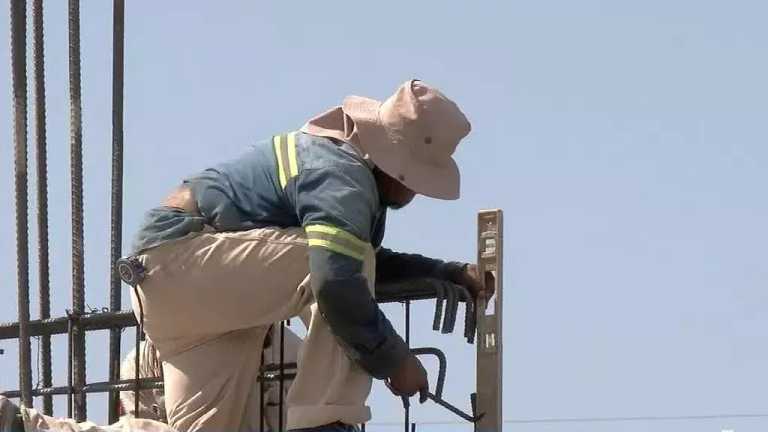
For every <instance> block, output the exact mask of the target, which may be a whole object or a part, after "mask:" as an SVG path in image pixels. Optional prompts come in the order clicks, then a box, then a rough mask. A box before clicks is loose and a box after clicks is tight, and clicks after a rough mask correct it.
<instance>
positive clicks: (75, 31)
mask: <svg viewBox="0 0 768 432" xmlns="http://www.w3.org/2000/svg"><path fill="white" fill-rule="evenodd" d="M69 120H70V153H71V159H70V163H71V168H72V310H73V312H74V313H75V314H82V313H83V312H85V261H84V258H85V257H84V249H85V245H84V238H83V113H82V98H81V90H80V1H79V0H69ZM72 330H73V333H72V343H73V344H74V346H73V349H72V368H73V369H74V378H73V385H74V386H75V387H77V388H80V387H82V386H83V385H85V368H86V364H85V363H86V356H85V332H84V331H83V330H82V329H81V328H80V326H79V325H78V324H76V325H75V326H74V327H73V329H72ZM74 408H75V412H74V418H75V420H77V421H78V422H80V421H84V420H85V419H86V414H87V408H86V398H85V394H83V393H78V394H77V395H75V402H74Z"/></svg>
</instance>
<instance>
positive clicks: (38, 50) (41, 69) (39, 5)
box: [32, 0, 53, 415]
mask: <svg viewBox="0 0 768 432" xmlns="http://www.w3.org/2000/svg"><path fill="white" fill-rule="evenodd" d="M32 27H33V33H34V61H35V142H36V147H35V149H36V151H35V155H36V157H37V158H36V167H37V233H38V234H37V235H38V248H37V260H38V287H39V305H40V318H41V319H46V318H49V317H50V316H51V298H50V297H51V296H50V275H49V273H50V272H49V268H50V267H49V259H48V149H47V142H46V141H47V136H46V135H47V134H46V128H45V126H46V121H45V120H46V119H45V45H44V25H43V0H34V2H33V3H32ZM40 369H42V375H43V382H42V384H43V387H50V386H52V385H53V382H52V380H53V378H52V376H51V337H50V336H48V335H44V336H43V337H42V338H41V347H40ZM43 414H46V415H51V414H53V398H52V397H51V395H45V396H43Z"/></svg>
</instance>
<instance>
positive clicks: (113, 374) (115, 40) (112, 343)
mask: <svg viewBox="0 0 768 432" xmlns="http://www.w3.org/2000/svg"><path fill="white" fill-rule="evenodd" d="M124 48H125V1H124V0H114V3H113V6H112V206H111V209H112V213H111V217H110V273H109V274H110V284H109V310H110V311H112V312H115V311H119V310H120V308H121V307H122V305H121V303H122V298H121V297H122V296H121V294H122V291H121V290H122V284H121V280H120V275H119V274H118V272H117V268H116V267H115V263H116V262H117V260H118V259H119V258H120V256H121V254H122V248H123V88H124V85H123V82H124V78H123V73H124V69H125V61H124V60H125V55H124V52H125V51H124ZM119 379H120V330H119V329H112V330H110V332H109V380H110V381H117V380H119ZM136 399H137V400H138V398H136ZM119 401H120V395H119V394H118V393H117V392H111V393H110V394H109V423H110V424H112V423H115V422H116V421H117V420H118V417H119V413H118V409H117V408H118V404H119Z"/></svg>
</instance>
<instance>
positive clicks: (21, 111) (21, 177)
mask: <svg viewBox="0 0 768 432" xmlns="http://www.w3.org/2000/svg"><path fill="white" fill-rule="evenodd" d="M26 38H27V2H26V0H11V74H12V75H13V106H14V112H13V138H14V178H15V192H16V193H15V201H16V277H17V287H18V307H19V387H20V388H21V404H22V405H24V406H26V407H29V408H31V407H32V367H31V366H32V365H31V360H30V344H29V328H28V326H29V244H28V241H29V238H28V235H29V233H28V230H29V220H28V212H27V201H28V199H27V198H28V197H27V39H26Z"/></svg>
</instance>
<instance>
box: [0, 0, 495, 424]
mask: <svg viewBox="0 0 768 432" xmlns="http://www.w3.org/2000/svg"><path fill="white" fill-rule="evenodd" d="M9 1H10V22H11V72H12V87H13V102H14V111H13V113H14V114H13V116H14V122H13V137H14V178H15V182H14V190H15V210H16V253H17V290H18V321H17V322H12V323H5V324H0V340H7V339H18V341H19V390H11V391H5V392H0V395H3V396H6V397H11V398H19V399H20V403H21V405H22V406H24V407H28V408H31V407H33V400H34V398H35V397H42V399H43V408H42V412H43V413H44V414H46V415H51V414H52V413H53V399H52V396H53V395H67V405H68V409H67V413H68V416H69V417H71V418H74V419H75V420H76V421H78V422H80V421H85V420H86V416H87V403H86V402H87V398H86V396H87V394H91V393H105V392H108V393H109V404H108V410H109V413H108V415H109V422H110V423H114V422H115V421H117V420H118V401H119V398H118V396H119V392H120V391H134V392H135V393H134V399H135V401H136V403H138V399H139V398H138V391H139V390H144V389H159V388H160V389H161V388H163V382H162V378H141V379H140V378H139V370H140V368H139V367H138V366H139V365H138V364H137V365H136V368H135V370H136V376H135V377H134V378H133V379H128V380H120V339H121V331H122V330H123V329H125V328H130V327H137V326H138V328H137V329H136V345H135V349H136V352H137V353H138V352H139V349H140V348H139V344H140V341H141V339H143V334H142V333H143V332H142V330H143V329H142V328H141V325H140V324H141V323H137V321H136V318H135V316H134V313H133V312H132V311H122V310H121V307H122V299H121V289H122V281H121V279H120V275H119V272H118V271H117V268H116V262H117V260H118V259H119V258H120V256H121V251H122V213H123V91H124V38H125V3H124V0H113V17H112V18H113V25H112V30H113V32H112V36H113V47H112V48H113V63H112V177H111V212H110V283H109V308H108V309H105V310H102V311H97V312H89V311H86V310H85V278H84V273H85V262H84V236H83V231H84V221H83V165H82V146H83V142H82V100H81V82H80V81H81V75H80V69H81V64H80V61H81V57H80V1H79V0H68V1H69V3H68V34H69V94H70V98H69V107H70V172H71V186H72V188H71V189H72V196H71V203H72V215H71V219H72V227H71V228H72V309H71V310H67V313H66V315H65V316H60V317H53V318H52V317H51V316H50V284H49V256H48V253H49V248H48V197H47V190H48V189H47V188H48V178H47V148H46V103H45V102H46V99H45V67H44V64H45V63H44V49H43V41H44V23H43V0H33V4H32V13H33V17H32V23H33V42H34V46H33V57H34V98H35V112H34V118H35V123H34V126H35V144H36V145H35V150H36V151H35V157H36V168H37V175H36V180H37V184H36V185H37V189H36V194H37V195H36V196H37V228H38V233H39V235H38V271H39V278H38V279H39V282H38V284H39V286H38V289H39V319H36V320H31V319H30V304H29V303H30V299H29V238H28V230H29V220H28V216H29V214H28V212H29V209H28V183H29V179H28V172H27V167H28V166H27V165H28V160H27V159H28V148H27V144H28V143H27V141H28V140H27V127H28V125H27V116H28V113H27V54H26V52H27V46H26V38H27V24H26V22H27V16H26V12H27V2H26V0H9ZM502 225H503V223H502V213H501V210H486V211H481V212H480V213H479V214H478V237H477V239H478V249H477V253H478V255H477V256H478V258H477V259H478V260H477V263H478V269H479V271H480V274H481V275H483V276H484V277H485V283H486V284H492V285H493V287H494V288H495V292H496V294H495V299H494V302H493V307H492V311H490V312H489V311H488V309H487V305H486V304H485V302H484V301H482V300H480V301H479V302H478V304H477V305H475V304H472V303H471V299H470V298H469V297H467V298H466V302H467V305H466V308H467V309H466V313H467V317H466V318H467V319H466V321H465V337H467V340H468V342H470V343H473V340H474V334H475V325H477V335H478V343H477V371H476V378H477V391H476V393H473V394H472V396H471V405H472V412H473V414H472V416H475V414H476V413H480V415H478V416H475V417H472V416H470V415H468V414H466V413H463V412H462V411H461V410H459V409H458V408H456V407H454V406H452V405H450V404H449V403H447V402H446V401H444V400H442V384H441V382H442V381H443V380H444V377H445V363H446V360H445V356H444V354H442V352H440V351H439V350H437V349H435V348H417V349H414V350H413V352H414V353H415V354H416V353H418V354H433V355H436V356H437V357H438V359H439V360H440V362H441V363H440V364H441V368H440V374H439V375H438V377H442V378H438V387H437V388H438V390H436V393H435V394H431V393H430V395H431V399H432V400H433V401H435V402H436V403H438V404H440V405H441V406H443V407H445V408H447V409H448V410H450V411H452V412H453V413H455V414H457V415H459V416H462V417H463V418H465V419H470V420H472V422H474V423H475V430H476V431H479V432H497V431H501V425H502V415H501V396H502V386H501V377H502V375H501V370H502V344H501V336H502V319H501V317H502V307H501V305H502V302H501V299H502V295H501V294H502V290H501V280H502V276H501V269H502V268H501V267H502ZM423 298H428V296H427V297H423ZM418 299H420V298H413V299H408V300H397V299H385V300H380V301H383V302H391V301H399V302H401V303H403V304H404V306H405V309H404V310H405V339H406V342H408V343H410V325H411V314H410V302H411V301H412V300H418ZM454 301H456V300H455V299H454ZM438 311H440V312H439V313H438ZM441 311H442V303H441V301H440V299H439V298H438V304H437V309H436V315H435V324H434V328H435V330H437V329H438V324H439V320H438V317H439V315H440V314H441V313H442V312H441ZM470 314H472V315H473V316H472V317H471V316H470ZM449 322H450V324H448V325H446V323H449ZM454 322H455V310H454V312H453V316H452V317H450V318H447V319H446V321H444V323H443V329H442V332H443V333H448V332H452V331H453V323H454ZM285 324H286V322H285V321H283V322H280V324H279V339H280V363H279V364H268V365H263V366H262V368H261V370H260V373H259V379H258V381H259V382H260V386H259V387H260V389H261V390H260V391H261V393H262V398H261V400H262V404H263V403H264V392H265V390H264V386H263V385H261V384H263V383H264V382H266V381H279V389H280V391H279V396H280V399H279V404H278V405H279V418H280V424H279V429H280V430H282V429H283V424H282V417H283V416H282V413H283V410H284V406H283V405H284V401H283V397H282V396H283V388H284V380H285V379H291V378H293V377H294V376H295V374H296V368H297V365H296V364H294V363H285V362H284V330H285ZM98 330H108V331H109V357H108V361H109V380H108V381H106V382H93V383H88V382H87V380H86V346H85V335H86V333H87V332H89V331H98ZM61 334H67V336H68V341H69V343H68V360H67V365H68V367H67V385H66V386H54V385H53V382H52V373H51V336H53V335H61ZM38 336H39V337H41V356H40V363H41V364H40V368H41V369H42V383H41V384H42V387H40V388H33V387H32V373H31V370H32V367H31V355H30V351H31V349H30V339H31V338H32V337H38ZM139 357H140V356H138V355H137V356H136V362H137V363H138V362H139ZM475 396H476V397H475ZM262 408H264V407H263V406H262ZM136 411H137V413H138V409H137V410H136ZM261 411H262V421H261V424H262V429H263V424H264V421H263V415H264V410H263V409H262V410H261ZM362 426H363V430H365V425H362ZM404 426H405V431H406V432H408V430H409V429H410V430H411V431H415V430H416V424H415V423H411V422H410V409H409V405H408V403H404Z"/></svg>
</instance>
